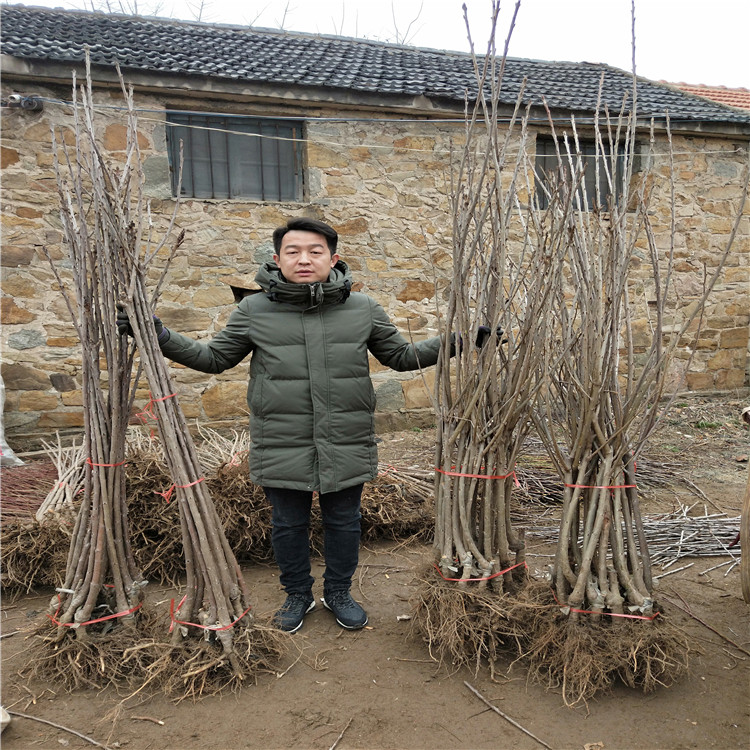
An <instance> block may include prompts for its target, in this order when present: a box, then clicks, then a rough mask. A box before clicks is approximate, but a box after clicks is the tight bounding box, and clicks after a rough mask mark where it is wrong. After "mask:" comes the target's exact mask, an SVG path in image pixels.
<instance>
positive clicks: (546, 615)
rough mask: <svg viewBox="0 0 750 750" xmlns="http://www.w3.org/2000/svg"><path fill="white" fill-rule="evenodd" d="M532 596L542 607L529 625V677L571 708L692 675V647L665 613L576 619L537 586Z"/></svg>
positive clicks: (647, 690) (544, 588)
mask: <svg viewBox="0 0 750 750" xmlns="http://www.w3.org/2000/svg"><path fill="white" fill-rule="evenodd" d="M529 594H530V595H531V596H533V597H534V598H535V599H536V600H537V602H538V603H539V605H540V606H538V607H537V608H535V609H534V611H533V615H534V616H533V617H532V618H530V619H529V620H528V621H527V622H526V623H525V624H524V629H525V632H526V636H525V648H524V654H523V658H524V662H526V663H527V664H528V667H529V677H530V678H531V679H532V680H535V681H537V682H540V683H541V684H543V685H545V686H547V687H548V688H560V689H561V690H562V696H563V700H564V701H565V704H566V705H567V706H571V707H572V706H577V705H579V704H584V703H586V702H587V701H589V700H590V699H591V698H593V697H594V696H595V695H597V694H600V693H603V692H608V691H610V690H611V689H612V687H613V686H614V685H615V684H616V683H617V682H618V681H620V682H622V683H624V684H626V685H628V686H630V687H631V688H639V689H640V690H642V691H643V692H644V693H650V692H652V691H653V690H655V689H656V688H657V687H659V686H669V685H671V684H673V683H674V682H675V681H676V680H678V679H680V678H681V677H683V676H684V675H685V674H686V673H687V671H688V657H689V653H690V651H691V646H690V643H689V641H688V639H687V638H686V637H685V635H684V633H683V632H682V631H681V630H680V629H678V628H676V627H675V626H674V625H672V623H671V622H670V621H669V619H668V618H667V616H666V615H665V614H664V613H663V612H660V613H659V616H658V617H656V618H655V619H654V620H631V619H623V618H619V617H618V618H615V617H609V616H598V617H597V616H592V615H582V616H580V617H579V618H578V619H573V618H571V617H570V615H566V614H564V613H563V612H562V611H561V608H560V607H559V606H558V605H557V604H556V603H555V602H554V599H553V597H552V594H551V591H550V589H549V588H548V587H547V586H546V585H545V584H539V583H537V584H536V585H534V586H533V587H531V590H530V591H529Z"/></svg>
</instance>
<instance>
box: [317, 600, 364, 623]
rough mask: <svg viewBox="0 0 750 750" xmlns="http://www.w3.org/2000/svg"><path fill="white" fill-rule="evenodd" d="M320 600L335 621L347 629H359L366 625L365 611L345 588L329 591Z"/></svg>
mask: <svg viewBox="0 0 750 750" xmlns="http://www.w3.org/2000/svg"><path fill="white" fill-rule="evenodd" d="M320 601H321V602H323V606H324V607H325V608H326V609H330V610H331V612H333V614H334V617H335V618H336V622H337V623H338V624H339V625H341V627H342V628H346V629H347V630H359V629H360V628H363V627H364V626H365V625H367V612H365V611H364V609H362V607H360V606H359V604H357V602H355V601H354V599H352V597H351V594H350V593H349V592H348V591H346V590H337V591H329V592H328V593H327V594H326V595H325V596H324V597H321V599H320Z"/></svg>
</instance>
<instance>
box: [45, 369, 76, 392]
mask: <svg viewBox="0 0 750 750" xmlns="http://www.w3.org/2000/svg"><path fill="white" fill-rule="evenodd" d="M49 379H50V382H51V383H52V387H53V388H54V389H55V390H56V391H59V392H61V393H64V392H66V391H75V390H76V389H77V388H78V383H76V380H75V378H74V377H72V376H70V375H68V374H67V373H64V372H54V373H52V374H51V375H50V376H49Z"/></svg>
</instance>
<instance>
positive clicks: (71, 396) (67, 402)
mask: <svg viewBox="0 0 750 750" xmlns="http://www.w3.org/2000/svg"><path fill="white" fill-rule="evenodd" d="M60 398H61V399H62V402H63V406H83V392H82V391H73V390H71V391H64V392H63V393H61V394H60Z"/></svg>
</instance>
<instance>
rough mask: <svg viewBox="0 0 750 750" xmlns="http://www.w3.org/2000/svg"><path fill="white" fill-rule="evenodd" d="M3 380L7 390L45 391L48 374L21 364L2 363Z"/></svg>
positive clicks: (47, 386)
mask: <svg viewBox="0 0 750 750" xmlns="http://www.w3.org/2000/svg"><path fill="white" fill-rule="evenodd" d="M2 374H3V382H4V383H5V387H6V388H7V389H8V390H9V391H46V390H47V389H48V388H49V387H50V379H49V375H48V374H47V373H46V372H43V371H42V370H37V369H36V368H34V367H28V366H27V365H21V364H8V365H6V364H3V366H2Z"/></svg>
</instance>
